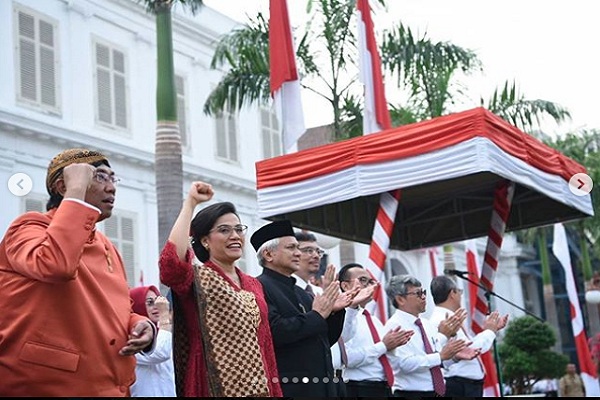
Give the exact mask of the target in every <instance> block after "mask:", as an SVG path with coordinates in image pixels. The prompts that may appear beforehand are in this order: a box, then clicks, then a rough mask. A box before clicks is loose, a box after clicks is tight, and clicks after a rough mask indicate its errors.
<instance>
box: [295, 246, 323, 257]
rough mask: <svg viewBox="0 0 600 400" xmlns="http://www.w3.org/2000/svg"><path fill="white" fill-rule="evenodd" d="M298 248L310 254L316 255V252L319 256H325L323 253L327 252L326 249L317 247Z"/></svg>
mask: <svg viewBox="0 0 600 400" xmlns="http://www.w3.org/2000/svg"><path fill="white" fill-rule="evenodd" d="M298 250H300V251H301V252H303V253H304V254H308V255H309V256H314V255H315V253H316V254H317V255H318V256H319V257H323V254H325V251H324V250H321V249H318V248H315V247H298Z"/></svg>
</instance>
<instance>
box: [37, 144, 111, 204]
mask: <svg viewBox="0 0 600 400" xmlns="http://www.w3.org/2000/svg"><path fill="white" fill-rule="evenodd" d="M97 162H102V163H104V164H106V165H107V166H108V167H110V164H109V163H108V159H107V158H106V156H105V155H104V154H102V153H100V152H98V151H94V150H87V149H68V150H65V151H63V152H62V153H60V154H58V155H57V156H55V157H54V158H53V159H52V161H50V164H49V165H48V173H47V175H46V189H47V190H48V194H52V186H53V185H54V183H55V182H56V181H57V180H58V178H59V177H60V175H61V174H62V171H63V169H64V168H65V167H66V166H67V165H71V164H75V163H85V164H94V163H97Z"/></svg>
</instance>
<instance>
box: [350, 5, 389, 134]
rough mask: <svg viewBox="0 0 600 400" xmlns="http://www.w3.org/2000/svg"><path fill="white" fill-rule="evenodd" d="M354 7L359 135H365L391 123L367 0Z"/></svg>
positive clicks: (384, 127) (385, 127) (380, 129)
mask: <svg viewBox="0 0 600 400" xmlns="http://www.w3.org/2000/svg"><path fill="white" fill-rule="evenodd" d="M356 8H357V12H358V46H359V48H358V53H359V57H358V62H359V72H358V76H359V79H360V81H361V82H362V84H363V85H364V91H365V110H364V115H363V135H366V134H368V133H373V132H379V131H382V130H384V129H389V128H391V127H392V122H391V119H390V113H389V110H388V107H387V101H386V99H385V89H384V85H383V76H382V74H381V59H380V57H379V51H378V50H377V41H376V40H375V33H374V27H373V19H372V18H371V8H370V7H369V0H358V1H357V2H356Z"/></svg>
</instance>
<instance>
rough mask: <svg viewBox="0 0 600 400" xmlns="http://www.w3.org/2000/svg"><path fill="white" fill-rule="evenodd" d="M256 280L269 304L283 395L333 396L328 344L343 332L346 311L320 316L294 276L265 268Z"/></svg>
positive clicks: (334, 394)
mask: <svg viewBox="0 0 600 400" xmlns="http://www.w3.org/2000/svg"><path fill="white" fill-rule="evenodd" d="M258 280H259V281H260V282H261V283H262V285H263V290H264V292H265V299H266V300H267V304H268V306H269V324H270V326H271V333H272V335H273V343H274V346H275V356H276V358H277V369H278V370H279V379H280V381H281V388H282V390H283V395H284V396H290V397H335V396H336V395H337V391H336V387H335V384H334V383H333V366H332V364H331V346H332V345H333V344H334V343H336V342H337V340H338V338H339V337H340V334H341V333H342V328H343V325H344V316H345V313H346V312H345V310H342V311H338V312H336V313H335V314H332V315H330V316H329V317H328V318H327V319H323V317H321V315H320V314H319V313H317V312H316V311H312V301H313V299H312V297H311V296H310V295H309V294H308V293H306V292H305V291H304V290H302V289H301V288H300V287H298V286H297V285H296V279H295V278H293V277H289V276H285V275H282V274H280V273H278V272H275V271H273V270H270V269H268V268H264V269H263V273H262V274H261V275H260V276H258ZM307 380H308V382H307ZM306 382H307V383H306Z"/></svg>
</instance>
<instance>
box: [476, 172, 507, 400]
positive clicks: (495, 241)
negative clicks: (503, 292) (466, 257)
mask: <svg viewBox="0 0 600 400" xmlns="http://www.w3.org/2000/svg"><path fill="white" fill-rule="evenodd" d="M514 193H515V183H514V182H512V181H508V180H502V181H500V182H498V184H497V185H496V189H495V191H494V206H493V210H492V218H491V221H490V228H489V230H488V240H487V245H486V248H485V256H484V259H483V266H482V268H481V277H480V279H479V283H480V284H481V286H480V287H479V290H478V291H477V300H476V302H475V311H474V315H473V321H472V329H473V332H474V333H475V334H477V333H479V332H482V331H483V326H484V322H485V318H486V316H487V315H488V314H489V313H490V312H491V305H490V302H489V298H488V293H489V292H491V291H492V290H493V288H494V278H495V276H496V270H497V269H498V260H499V258H500V248H501V247H502V240H503V239H504V232H505V230H506V221H507V220H508V216H509V214H510V208H511V204H512V199H513V195H514ZM484 288H487V289H488V290H485V289H484ZM484 356H485V357H482V359H483V361H484V364H485V366H486V378H485V383H484V388H488V387H489V386H492V387H493V388H495V389H496V388H497V389H498V390H499V393H496V396H503V395H504V393H503V388H502V374H501V371H500V364H499V362H498V353H497V349H496V341H494V358H495V364H496V368H495V369H496V370H495V371H494V368H493V366H492V365H490V364H491V362H492V359H491V357H490V354H489V352H487V353H486V354H484ZM486 358H487V360H486ZM486 361H487V362H486Z"/></svg>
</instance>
